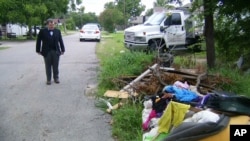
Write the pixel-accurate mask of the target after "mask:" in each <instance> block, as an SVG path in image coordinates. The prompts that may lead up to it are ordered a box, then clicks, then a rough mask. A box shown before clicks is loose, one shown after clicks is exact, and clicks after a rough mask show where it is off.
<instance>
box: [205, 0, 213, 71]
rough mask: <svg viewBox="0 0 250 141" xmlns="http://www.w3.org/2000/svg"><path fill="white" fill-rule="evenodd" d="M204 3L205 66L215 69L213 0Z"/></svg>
mask: <svg viewBox="0 0 250 141" xmlns="http://www.w3.org/2000/svg"><path fill="white" fill-rule="evenodd" d="M203 1H204V17H205V40H206V48H207V65H208V68H214V67H215V47H214V17H213V14H214V7H215V2H214V0H203Z"/></svg>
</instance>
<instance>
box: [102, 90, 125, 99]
mask: <svg viewBox="0 0 250 141" xmlns="http://www.w3.org/2000/svg"><path fill="white" fill-rule="evenodd" d="M104 96H106V97H113V98H128V97H129V94H128V92H121V91H113V90H108V91H106V92H105V93H104Z"/></svg>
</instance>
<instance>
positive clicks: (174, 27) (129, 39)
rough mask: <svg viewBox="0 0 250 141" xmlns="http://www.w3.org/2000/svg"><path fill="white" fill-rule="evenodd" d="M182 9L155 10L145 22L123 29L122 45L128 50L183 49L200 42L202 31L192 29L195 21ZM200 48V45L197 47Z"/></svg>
mask: <svg viewBox="0 0 250 141" xmlns="http://www.w3.org/2000/svg"><path fill="white" fill-rule="evenodd" d="M191 17H192V16H191V14H190V13H189V12H187V11H183V10H178V9H177V10H168V11H160V12H155V13H154V14H153V15H152V16H150V17H149V18H148V20H147V21H146V22H144V23H143V24H140V25H136V26H132V27H129V28H127V29H125V31H124V46H125V47H126V48H127V49H129V50H144V51H150V50H156V49H159V48H161V49H162V50H169V49H172V50H183V49H188V46H190V45H193V44H195V43H198V42H200V36H201V34H202V33H203V32H201V31H196V30H194V29H195V27H194V25H195V21H194V20H192V18H191ZM198 48H200V46H199V47H198Z"/></svg>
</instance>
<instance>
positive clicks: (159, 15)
mask: <svg viewBox="0 0 250 141" xmlns="http://www.w3.org/2000/svg"><path fill="white" fill-rule="evenodd" d="M165 17H166V14H165V12H156V13H154V14H153V15H152V16H150V17H149V18H148V20H147V21H146V22H145V23H144V24H145V25H160V24H161V23H162V21H163V20H164V19H165Z"/></svg>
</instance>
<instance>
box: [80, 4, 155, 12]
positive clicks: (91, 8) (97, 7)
mask: <svg viewBox="0 0 250 141" xmlns="http://www.w3.org/2000/svg"><path fill="white" fill-rule="evenodd" d="M114 1H115V0H82V5H83V6H84V7H85V13H88V12H94V13H96V15H99V14H100V13H101V12H102V11H103V10H104V4H105V3H107V2H114ZM154 1H155V0H141V2H142V4H143V5H146V10H147V9H150V8H153V3H154Z"/></svg>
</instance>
